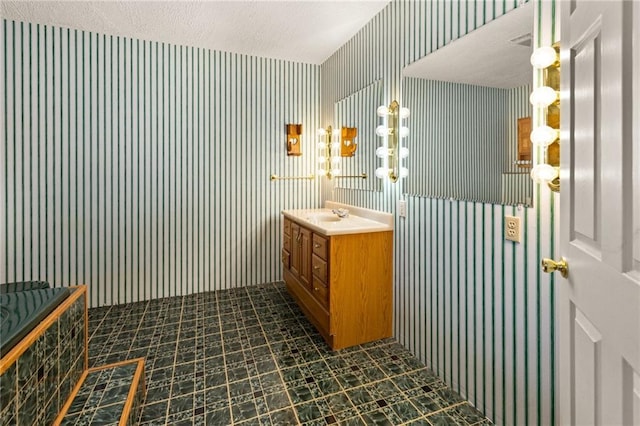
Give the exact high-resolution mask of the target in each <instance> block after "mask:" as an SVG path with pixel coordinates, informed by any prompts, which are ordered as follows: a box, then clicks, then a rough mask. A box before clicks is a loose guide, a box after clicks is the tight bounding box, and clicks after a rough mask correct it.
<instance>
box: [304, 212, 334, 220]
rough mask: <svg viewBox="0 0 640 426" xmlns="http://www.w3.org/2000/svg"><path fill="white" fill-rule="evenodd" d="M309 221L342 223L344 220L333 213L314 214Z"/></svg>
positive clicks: (309, 217)
mask: <svg viewBox="0 0 640 426" xmlns="http://www.w3.org/2000/svg"><path fill="white" fill-rule="evenodd" d="M307 220H309V221H312V222H314V221H315V222H340V220H342V219H340V218H339V217H338V216H336V215H334V214H332V213H313V214H310V215H309V216H308V217H307Z"/></svg>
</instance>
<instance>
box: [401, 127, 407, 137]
mask: <svg viewBox="0 0 640 426" xmlns="http://www.w3.org/2000/svg"><path fill="white" fill-rule="evenodd" d="M407 136H409V128H408V127H400V137H401V138H406V137H407Z"/></svg>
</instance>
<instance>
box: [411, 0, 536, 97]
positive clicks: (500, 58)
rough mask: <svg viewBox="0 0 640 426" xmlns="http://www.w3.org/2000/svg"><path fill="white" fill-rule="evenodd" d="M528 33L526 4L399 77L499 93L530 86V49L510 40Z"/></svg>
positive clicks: (528, 7)
mask: <svg viewBox="0 0 640 426" xmlns="http://www.w3.org/2000/svg"><path fill="white" fill-rule="evenodd" d="M532 30H533V2H528V3H526V4H525V5H524V6H521V7H519V8H518V9H514V10H512V11H510V12H508V13H507V14H505V15H503V16H501V17H499V18H497V19H495V20H493V21H491V22H489V23H488V24H486V25H484V26H482V27H480V28H478V29H477V30H475V31H472V32H471V33H469V34H467V35H466V36H464V37H461V38H459V39H458V40H456V41H453V42H451V43H450V44H448V45H446V46H445V47H443V48H441V49H438V50H436V51H435V52H433V53H431V54H429V55H427V56H425V57H424V58H423V59H420V60H419V61H416V62H414V63H412V64H410V65H409V66H407V67H406V68H405V69H404V70H403V75H405V76H407V77H419V78H426V79H429V80H440V81H450V82H454V83H465V84H473V85H476V86H487V87H499V88H503V89H508V88H513V87H520V86H524V85H525V84H531V82H532V80H533V71H532V68H531V62H530V61H529V58H530V57H531V52H532V48H531V46H522V45H519V44H516V43H514V42H512V41H511V40H514V39H517V38H520V37H522V36H526V35H530V34H531V31H532Z"/></svg>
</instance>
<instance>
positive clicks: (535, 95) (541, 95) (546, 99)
mask: <svg viewBox="0 0 640 426" xmlns="http://www.w3.org/2000/svg"><path fill="white" fill-rule="evenodd" d="M557 100H558V92H556V91H555V90H553V89H552V88H551V87H548V86H542V87H538V88H537V89H536V90H534V91H533V92H531V96H529V101H530V102H531V105H533V106H535V107H543V108H544V107H548V106H549V105H551V104H552V103H554V102H555V101H557Z"/></svg>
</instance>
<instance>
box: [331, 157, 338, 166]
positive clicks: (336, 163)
mask: <svg viewBox="0 0 640 426" xmlns="http://www.w3.org/2000/svg"><path fill="white" fill-rule="evenodd" d="M338 164H340V157H331V165H332V166H337V165H338Z"/></svg>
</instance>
